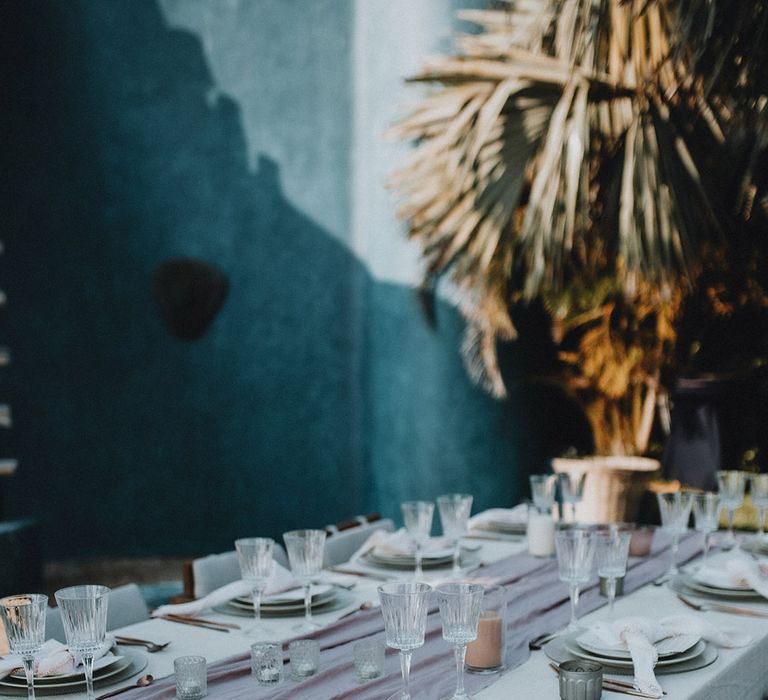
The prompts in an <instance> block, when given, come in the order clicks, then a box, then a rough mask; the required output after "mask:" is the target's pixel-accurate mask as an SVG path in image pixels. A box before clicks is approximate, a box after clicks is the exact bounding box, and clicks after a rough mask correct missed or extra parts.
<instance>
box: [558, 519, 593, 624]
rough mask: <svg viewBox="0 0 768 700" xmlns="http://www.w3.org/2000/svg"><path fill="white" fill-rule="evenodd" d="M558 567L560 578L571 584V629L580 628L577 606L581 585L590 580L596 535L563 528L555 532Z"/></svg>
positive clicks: (585, 531) (586, 531)
mask: <svg viewBox="0 0 768 700" xmlns="http://www.w3.org/2000/svg"><path fill="white" fill-rule="evenodd" d="M555 549H556V550H557V569H558V574H559V575H560V580H561V581H564V582H565V583H567V584H569V585H570V589H571V621H570V623H569V625H568V628H569V629H570V630H573V631H575V630H578V629H579V625H578V622H577V619H576V606H577V605H578V604H579V587H580V585H581V584H582V583H586V582H587V581H589V577H590V576H591V574H592V564H593V561H594V558H595V536H594V534H593V533H591V532H589V531H588V530H580V529H574V530H561V531H560V532H558V533H556V534H555Z"/></svg>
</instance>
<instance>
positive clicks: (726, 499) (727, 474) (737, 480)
mask: <svg viewBox="0 0 768 700" xmlns="http://www.w3.org/2000/svg"><path fill="white" fill-rule="evenodd" d="M715 476H716V477H717V491H718V493H719V494H720V502H721V503H722V504H723V506H724V507H725V509H726V511H728V540H727V541H726V544H727V545H728V546H729V547H734V546H735V545H736V535H735V534H734V533H733V513H734V511H735V510H736V509H737V508H738V507H739V506H740V505H741V504H742V503H743V502H744V489H745V488H746V485H747V479H746V476H747V475H746V474H745V473H744V472H740V471H738V470H736V469H727V470H725V471H720V472H715Z"/></svg>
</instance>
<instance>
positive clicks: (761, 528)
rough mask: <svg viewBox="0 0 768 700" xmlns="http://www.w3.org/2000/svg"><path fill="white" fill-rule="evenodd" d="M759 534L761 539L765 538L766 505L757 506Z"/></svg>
mask: <svg viewBox="0 0 768 700" xmlns="http://www.w3.org/2000/svg"><path fill="white" fill-rule="evenodd" d="M757 536H758V538H759V539H761V540H762V539H764V538H765V506H758V508H757Z"/></svg>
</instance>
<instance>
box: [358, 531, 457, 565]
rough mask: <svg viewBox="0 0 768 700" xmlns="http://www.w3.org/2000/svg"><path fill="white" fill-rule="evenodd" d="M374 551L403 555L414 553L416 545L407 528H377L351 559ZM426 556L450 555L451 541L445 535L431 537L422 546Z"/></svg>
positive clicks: (382, 553) (375, 552) (390, 554)
mask: <svg viewBox="0 0 768 700" xmlns="http://www.w3.org/2000/svg"><path fill="white" fill-rule="evenodd" d="M371 551H372V552H373V553H374V554H378V555H379V556H389V557H392V556H395V557H398V556H399V557H403V556H409V555H412V554H414V552H415V551H416V547H415V546H414V544H413V540H412V539H411V536H410V535H409V534H408V531H407V530H406V529H405V528H400V529H399V530H397V532H385V531H384V530H376V532H374V533H372V534H371V536H370V537H369V538H368V539H367V540H366V541H365V544H363V546H362V547H360V548H359V549H358V550H357V551H356V552H355V553H354V554H353V555H352V556H351V557H350V559H349V560H350V561H351V562H354V561H357V559H359V558H360V557H361V556H362V555H363V554H366V553H367V552H371ZM421 551H422V554H423V555H424V556H425V557H430V556H432V557H439V556H450V554H451V553H452V551H453V550H452V548H451V541H450V540H449V539H447V538H445V537H430V538H429V539H428V540H427V541H426V542H424V544H423V545H422V548H421Z"/></svg>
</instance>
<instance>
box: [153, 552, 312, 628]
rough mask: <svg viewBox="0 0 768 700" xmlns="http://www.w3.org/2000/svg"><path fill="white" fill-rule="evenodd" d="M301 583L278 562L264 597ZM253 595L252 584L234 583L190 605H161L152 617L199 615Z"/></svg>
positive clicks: (273, 564)
mask: <svg viewBox="0 0 768 700" xmlns="http://www.w3.org/2000/svg"><path fill="white" fill-rule="evenodd" d="M299 586H301V583H300V582H299V581H298V580H297V579H296V578H295V577H294V575H293V574H292V573H291V572H290V571H289V570H288V569H286V568H285V567H284V566H281V565H280V564H278V563H277V562H273V563H272V575H271V576H270V577H269V581H267V586H266V588H265V589H264V595H265V596H270V595H274V594H275V593H283V592H284V591H289V590H291V589H293V588H298V587H299ZM249 595H251V584H250V583H248V582H247V581H242V580H241V581H233V582H232V583H228V584H227V585H226V586H222V587H221V588H217V589H216V590H215V591H211V592H210V593H209V594H208V595H206V596H203V597H202V598H198V599H197V600H193V601H190V602H189V603H179V604H178V605H161V606H160V607H159V608H156V609H155V610H153V611H152V617H160V616H162V615H168V614H172V615H199V614H200V613H201V612H203V611H205V610H208V609H209V608H215V607H216V606H217V605H223V604H224V603H228V602H229V601H230V600H232V599H234V598H240V597H242V596H249Z"/></svg>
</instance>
